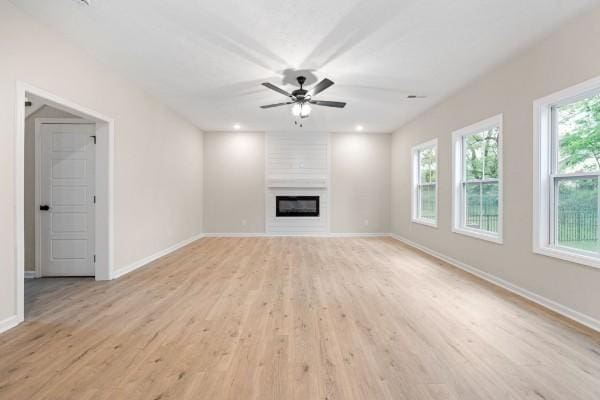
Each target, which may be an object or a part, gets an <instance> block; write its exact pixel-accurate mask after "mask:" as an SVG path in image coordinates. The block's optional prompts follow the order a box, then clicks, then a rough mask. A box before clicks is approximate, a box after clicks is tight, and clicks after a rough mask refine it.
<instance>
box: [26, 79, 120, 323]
mask: <svg viewBox="0 0 600 400" xmlns="http://www.w3.org/2000/svg"><path fill="white" fill-rule="evenodd" d="M40 107H49V108H51V109H52V110H55V111H60V112H62V113H63V114H64V115H60V116H58V117H56V116H54V117H53V118H50V119H49V118H47V116H45V115H44V113H40V118H35V140H34V142H35V160H36V162H35V186H34V187H35V189H34V190H33V191H32V190H31V189H30V185H28V184H29V183H30V182H29V181H28V179H30V177H31V176H25V175H26V174H25V172H26V171H25V170H26V169H27V168H26V161H28V157H29V158H31V154H29V155H28V152H29V153H30V152H31V150H30V149H28V143H26V142H27V141H28V140H29V141H31V139H30V138H29V139H28V138H27V137H26V129H27V128H26V117H27V116H28V115H31V114H32V113H33V112H35V111H37V110H39V108H40ZM32 108H34V109H35V110H32ZM26 139H27V140H26ZM113 143H114V121H113V120H112V119H111V118H108V117H106V116H103V115H102V114H100V113H97V112H95V111H93V110H90V109H88V108H85V107H82V106H80V105H78V104H77V103H75V102H72V101H69V100H66V99H64V98H61V97H59V96H57V95H55V94H52V93H50V92H47V91H45V90H42V89H39V88H36V87H33V86H31V85H28V84H25V83H22V82H19V83H18V84H17V131H16V147H15V164H16V168H15V170H16V186H17V190H16V205H17V207H16V222H17V223H16V237H17V249H16V257H15V258H16V263H15V264H16V265H15V269H16V279H17V282H16V286H17V292H16V297H17V298H16V304H17V317H18V320H19V322H22V321H23V320H24V295H25V293H24V286H25V285H24V279H25V277H28V278H35V277H48V276H52V277H65V276H91V277H95V279H96V280H109V279H112V277H113V273H112V271H113V211H112V210H113V198H112V193H113V190H112V187H113ZM26 183H27V184H26ZM28 187H29V189H28ZM32 195H34V196H35V199H34V200H33V201H32V200H31V196H32ZM26 200H27V201H26ZM28 215H34V218H33V219H34V225H35V228H34V232H35V245H34V248H35V250H34V254H35V256H33V257H32V256H31V255H30V250H31V246H30V245H28V249H27V252H26V248H25V247H26V246H25V245H26V243H30V242H31V241H30V240H26V238H25V233H26V231H27V233H28V235H29V236H28V238H29V237H30V235H31V229H30V228H27V229H26V221H27V223H28V224H29V223H30V222H31V221H29V220H30V219H31V217H28ZM29 226H30V225H29ZM32 259H33V260H34V261H33V262H31V260H32ZM25 260H28V261H27V265H26V263H25ZM26 269H27V272H26Z"/></svg>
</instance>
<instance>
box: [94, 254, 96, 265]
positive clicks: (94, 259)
mask: <svg viewBox="0 0 600 400" xmlns="http://www.w3.org/2000/svg"><path fill="white" fill-rule="evenodd" d="M94 264H96V255H95V254H94Z"/></svg>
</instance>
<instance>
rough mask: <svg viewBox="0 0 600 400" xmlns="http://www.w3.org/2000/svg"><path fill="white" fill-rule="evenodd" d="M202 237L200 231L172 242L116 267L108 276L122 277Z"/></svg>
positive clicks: (112, 277) (113, 277)
mask: <svg viewBox="0 0 600 400" xmlns="http://www.w3.org/2000/svg"><path fill="white" fill-rule="evenodd" d="M203 237H204V234H202V233H200V234H198V235H195V236H192V237H191V238H189V239H186V240H183V241H181V242H179V243H176V244H174V245H173V246H171V247H169V248H166V249H164V250H161V251H159V252H157V253H154V254H152V255H151V256H148V257H146V258H143V259H141V260H138V261H136V262H133V263H131V264H129V265H126V266H124V267H121V268H119V269H117V270H116V271H113V273H112V276H111V277H110V278H111V279H117V278H120V277H122V276H123V275H126V274H128V273H130V272H132V271H135V270H136V269H138V268H141V267H143V266H144V265H147V264H150V263H151V262H152V261H154V260H157V259H159V258H161V257H164V256H166V255H167V254H170V253H172V252H174V251H175V250H179V249H180V248H182V247H183V246H186V245H188V244H190V243H192V242H195V241H196V240H198V239H201V238H203Z"/></svg>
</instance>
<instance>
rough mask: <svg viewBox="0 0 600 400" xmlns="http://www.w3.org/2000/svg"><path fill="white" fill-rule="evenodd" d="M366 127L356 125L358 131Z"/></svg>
mask: <svg viewBox="0 0 600 400" xmlns="http://www.w3.org/2000/svg"><path fill="white" fill-rule="evenodd" d="M363 129H365V128H364V127H363V126H362V125H356V130H357V131H358V132H362V130H363Z"/></svg>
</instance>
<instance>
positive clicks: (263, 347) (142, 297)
mask: <svg viewBox="0 0 600 400" xmlns="http://www.w3.org/2000/svg"><path fill="white" fill-rule="evenodd" d="M27 296H28V297H29V299H28V304H27V321H26V322H25V323H24V324H23V325H21V326H19V327H17V328H15V329H13V330H11V331H9V332H7V333H5V334H2V335H0V398H1V399H11V400H20V399H23V400H33V399H77V400H87V399H107V400H108V399H110V400H114V399H117V400H120V399H124V400H136V399H144V400H147V399H148V400H166V399H211V400H218V399H242V400H245V399H261V400H262V399H283V400H288V399H298V400H307V399H309V400H310V399H329V400H333V399H360V400H373V399H394V400H401V399H408V400H416V399H460V400H468V399H502V400H506V399H519V400H522V399H538V400H540V399H541V400H544V399H546V400H550V399H567V400H575V399H590V400H592V399H593V400H598V399H600V337H599V335H598V334H594V333H593V332H591V331H586V330H585V329H584V328H582V327H580V326H578V325H576V324H568V322H565V321H564V320H562V319H561V318H559V317H557V316H556V315H554V314H551V313H549V312H546V311H544V310H542V309H541V308H539V307H537V306H534V305H532V304H530V303H528V302H525V301H523V300H521V299H519V298H517V297H516V296H512V295H510V294H508V293H507V292H505V291H502V290H500V289H496V288H494V287H492V286H491V285H488V284H486V283H483V282H482V281H480V280H477V279H475V278H472V277H470V276H469V275H467V274H465V273H463V272H460V271H458V270H456V269H453V268H451V267H448V266H446V265H444V264H442V263H441V262H439V261H437V260H435V259H433V258H430V257H428V256H425V255H423V254H422V253H419V252H416V251H415V250H412V249H410V248H408V247H405V246H403V245H402V244H400V243H399V242H397V241H394V240H393V239H388V238H368V239H363V238H343V239H342V238H228V239H225V238H206V239H202V240H200V241H197V242H195V243H193V244H191V245H189V246H187V247H185V248H184V249H182V250H180V251H178V252H176V253H173V254H171V255H169V256H167V257H165V258H163V259H161V260H159V261H157V262H155V263H154V264H152V265H151V266H149V267H147V268H144V269H141V270H138V271H136V272H134V273H131V274H129V275H127V276H125V277H123V278H122V279H119V280H117V281H113V282H94V281H93V280H77V279H75V280H69V279H56V280H51V279H48V280H37V281H28V282H27Z"/></svg>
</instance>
